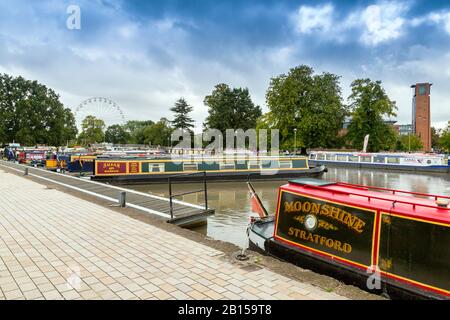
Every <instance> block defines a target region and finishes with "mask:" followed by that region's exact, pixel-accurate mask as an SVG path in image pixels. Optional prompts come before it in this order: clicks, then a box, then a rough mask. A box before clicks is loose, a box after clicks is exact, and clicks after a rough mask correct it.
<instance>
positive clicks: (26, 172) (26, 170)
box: [24, 168, 28, 176]
mask: <svg viewBox="0 0 450 320" xmlns="http://www.w3.org/2000/svg"><path fill="white" fill-rule="evenodd" d="M24 175H25V176H27V175H28V168H25V172H24Z"/></svg>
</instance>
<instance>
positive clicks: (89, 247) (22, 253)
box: [0, 170, 345, 300]
mask: <svg viewBox="0 0 450 320" xmlns="http://www.w3.org/2000/svg"><path fill="white" fill-rule="evenodd" d="M0 299H1V300H3V299H8V300H9V299H345V298H344V297H342V296H339V295H337V294H335V293H332V292H326V291H324V290H322V289H320V288H318V287H314V286H312V285H309V284H305V283H301V282H298V281H295V280H292V279H289V278H287V277H285V276H283V275H280V274H277V273H274V272H272V271H270V270H267V269H264V268H262V269H258V270H253V271H251V270H248V269H247V270H244V269H243V268H241V267H239V266H237V265H236V264H232V263H230V262H229V261H227V260H226V259H223V253H222V252H220V251H218V250H216V249H213V248H210V247H208V246H206V245H203V244H200V243H197V242H194V241H192V240H189V239H186V238H184V237H183V236H180V235H177V234H174V233H171V232H169V231H165V230H162V229H160V228H157V227H155V226H152V225H149V224H146V223H144V222H141V221H138V220H135V219H133V218H130V217H128V216H126V215H123V214H121V213H119V212H116V211H113V210H111V209H108V208H106V207H103V206H100V205H97V204H94V203H91V202H89V201H86V200H82V199H80V198H77V197H74V196H72V195H69V194H67V193H64V192H61V191H58V190H54V189H49V188H47V187H45V186H44V185H41V184H39V183H36V182H33V181H31V180H29V179H25V178H23V177H20V176H17V175H14V174H11V173H6V172H4V171H2V170H0Z"/></svg>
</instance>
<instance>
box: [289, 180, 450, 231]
mask: <svg viewBox="0 0 450 320" xmlns="http://www.w3.org/2000/svg"><path fill="white" fill-rule="evenodd" d="M281 189H282V190H285V191H289V192H294V193H301V194H305V195H308V196H311V197H318V198H321V199H325V200H328V201H332V202H338V203H342V204H347V205H350V206H356V207H363V208H368V209H373V210H380V211H383V212H386V213H393V214H400V215H404V216H408V217H411V218H413V219H419V220H426V221H435V222H439V223H443V224H450V206H447V207H446V208H442V207H439V206H438V205H437V204H436V200H438V199H447V200H450V197H449V196H441V195H433V194H426V193H418V192H410V191H403V190H395V189H387V188H378V187H370V186H364V185H357V184H348V183H343V182H332V181H326V180H321V179H313V178H304V179H295V180H290V181H289V184H287V185H283V186H281Z"/></svg>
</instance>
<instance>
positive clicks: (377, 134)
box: [0, 65, 450, 153]
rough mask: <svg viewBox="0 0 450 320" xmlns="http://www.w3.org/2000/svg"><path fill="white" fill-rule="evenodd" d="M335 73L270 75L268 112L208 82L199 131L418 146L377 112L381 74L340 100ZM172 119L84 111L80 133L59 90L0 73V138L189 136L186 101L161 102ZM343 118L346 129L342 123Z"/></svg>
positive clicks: (387, 104) (436, 138)
mask: <svg viewBox="0 0 450 320" xmlns="http://www.w3.org/2000/svg"><path fill="white" fill-rule="evenodd" d="M339 80H340V77H339V76H338V75H335V74H332V73H328V72H323V73H321V74H316V73H315V72H314V70H313V69H312V68H311V67H309V66H306V65H300V66H297V67H295V68H292V69H290V70H289V72H288V73H287V74H280V75H278V76H276V77H273V78H272V79H271V80H270V83H269V87H268V89H267V92H266V104H267V107H268V112H266V113H264V114H263V113H262V110H261V107H260V106H258V105H255V104H254V103H253V101H252V99H251V96H250V92H249V90H248V88H232V87H230V86H228V85H227V84H224V83H220V84H218V85H216V86H215V87H214V88H213V90H212V92H211V93H210V94H209V95H207V96H206V97H205V98H204V101H203V103H204V105H205V106H206V107H207V108H208V115H207V117H206V119H205V121H204V123H203V130H206V129H218V130H220V131H222V132H223V134H225V130H226V129H243V130H247V129H250V128H256V129H257V130H260V129H279V130H280V147H281V149H283V150H284V149H286V150H291V151H292V150H293V149H294V146H295V147H296V149H299V150H300V151H301V152H302V153H304V152H305V151H306V150H307V149H311V148H329V149H340V148H352V149H361V148H362V145H363V141H364V137H365V136H366V135H367V134H369V135H370V139H369V145H368V151H373V152H377V151H382V150H392V151H394V150H398V151H415V150H420V149H421V148H422V143H421V141H420V139H419V138H418V137H416V136H414V135H406V136H404V135H403V136H401V135H399V134H398V133H397V132H396V130H395V129H394V128H393V126H392V125H390V124H388V123H386V121H385V119H386V118H389V117H394V116H396V110H397V107H396V105H395V102H394V101H392V100H390V98H389V97H388V95H387V94H386V92H385V90H384V88H383V86H382V83H381V81H372V80H371V79H356V80H354V81H353V82H352V83H351V94H350V96H349V97H348V98H347V101H348V103H347V104H345V103H344V102H343V97H342V90H341V87H340V83H339ZM169 109H170V111H171V112H172V113H173V118H172V120H168V119H167V118H161V119H160V120H159V121H153V120H131V121H128V122H126V123H125V124H113V125H110V126H109V127H106V125H105V122H104V121H103V120H102V119H98V118H96V117H95V116H94V115H90V116H87V117H86V118H85V119H84V120H83V121H82V124H81V132H80V133H79V134H78V130H77V127H76V124H75V118H74V115H73V113H72V112H71V110H70V109H69V108H65V107H64V106H63V104H62V103H61V102H60V101H59V96H58V95H57V94H56V93H55V92H54V91H53V90H52V89H49V88H47V87H46V86H45V85H42V84H39V83H38V82H37V81H29V80H26V79H24V78H22V77H16V78H14V77H11V76H9V75H6V74H3V75H0V143H2V144H5V143H8V142H12V141H15V142H19V143H21V144H23V145H34V144H48V145H64V144H66V143H68V142H69V143H70V144H72V145H74V144H81V145H89V144H92V143H99V142H110V143H114V144H151V145H160V146H169V145H170V135H171V133H172V132H173V130H174V129H181V130H183V131H185V132H187V133H188V134H190V135H194V132H193V128H194V120H193V119H192V118H191V116H190V114H191V113H192V111H193V107H192V106H191V105H189V103H188V102H187V101H186V100H185V99H184V98H180V99H178V100H177V101H176V102H175V103H174V105H173V106H172V107H170V108H169ZM345 121H349V123H348V129H347V130H343V129H342V128H343V123H344V122H345ZM432 145H433V147H434V148H435V149H437V150H441V151H444V152H450V129H449V126H447V128H445V129H443V130H435V129H434V128H432Z"/></svg>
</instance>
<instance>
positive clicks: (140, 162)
mask: <svg viewBox="0 0 450 320" xmlns="http://www.w3.org/2000/svg"><path fill="white" fill-rule="evenodd" d="M94 170H95V171H94V174H93V176H92V177H91V178H92V179H93V180H100V181H108V182H114V183H139V182H141V183H151V182H167V179H168V178H169V177H171V176H173V175H180V174H185V176H184V181H193V180H196V179H203V177H202V176H200V175H192V174H193V173H199V172H205V175H206V179H207V180H218V181H228V180H230V181H231V180H246V179H247V177H248V175H249V174H250V175H252V177H253V178H254V179H264V180H271V179H289V178H293V177H301V176H304V177H312V176H316V177H317V176H320V175H321V174H323V173H324V172H325V171H326V168H325V166H323V165H321V166H317V167H310V166H309V164H308V158H307V157H264V156H249V157H182V158H176V157H174V158H167V157H165V158H153V159H139V158H136V159H100V158H97V159H96V160H95V164H94ZM181 178H183V177H181ZM178 181H183V179H178Z"/></svg>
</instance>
